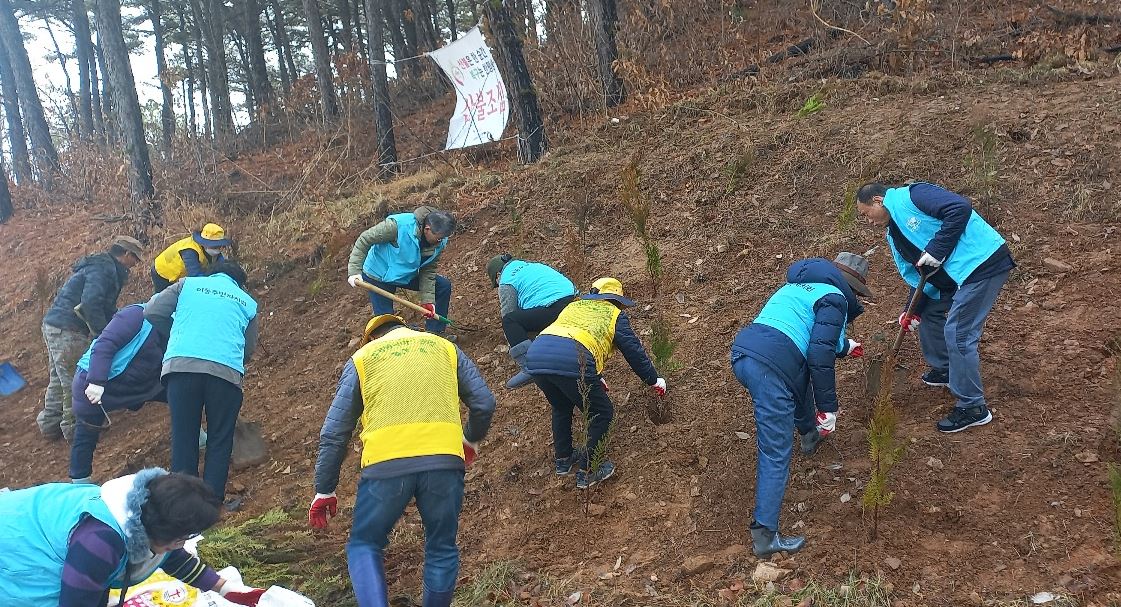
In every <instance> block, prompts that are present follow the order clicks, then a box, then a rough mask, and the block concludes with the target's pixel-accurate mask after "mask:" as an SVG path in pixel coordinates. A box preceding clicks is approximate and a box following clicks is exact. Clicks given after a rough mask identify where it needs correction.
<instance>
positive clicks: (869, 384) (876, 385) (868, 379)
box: [864, 272, 929, 396]
mask: <svg viewBox="0 0 1121 607" xmlns="http://www.w3.org/2000/svg"><path fill="white" fill-rule="evenodd" d="M928 277H929V275H928V274H923V273H921V272H920V273H919V284H918V286H916V287H915V294H914V295H912V296H911V303H910V304H908V305H907V312H906V313H907V315H910V314H913V313H914V311H915V308H917V307H918V305H919V301H921V300H922V298H923V287H925V286H926V279H927V278H928ZM905 334H906V331H904V330H903V326H902V325H900V327H899V332H898V333H896V335H895V343H893V344H892V346H891V350H889V351H888V352H886V353H883V354H880V355H879V356H876V357H875V358H873V359H872V360H871V361H869V362H868V369H867V370H866V371H865V377H864V395H865V396H875V395H877V394H879V393H880V382H881V381H882V378H883V371H884V363H885V362H887V361H891V362H892V364H893V365H894V364H895V355H896V354H898V353H899V348H900V346H902V345H903V336H904V335H905ZM892 371H894V369H893V370H892ZM892 379H894V377H893V378H892Z"/></svg>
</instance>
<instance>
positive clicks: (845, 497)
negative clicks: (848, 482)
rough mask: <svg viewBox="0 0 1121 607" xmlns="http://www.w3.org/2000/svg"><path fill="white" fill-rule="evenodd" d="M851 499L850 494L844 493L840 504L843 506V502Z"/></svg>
mask: <svg viewBox="0 0 1121 607" xmlns="http://www.w3.org/2000/svg"><path fill="white" fill-rule="evenodd" d="M851 499H852V494H851V493H846V494H844V495H842V496H841V503H842V504H844V503H845V502H847V501H849V500H851Z"/></svg>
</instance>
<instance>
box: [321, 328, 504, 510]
mask: <svg viewBox="0 0 1121 607" xmlns="http://www.w3.org/2000/svg"><path fill="white" fill-rule="evenodd" d="M455 353H456V381H457V382H458V384H459V398H460V400H462V401H463V403H464V404H466V405H467V409H468V411H469V413H468V417H467V426H466V427H465V428H464V429H463V437H464V438H465V439H467V440H469V441H471V442H473V443H474V442H478V441H481V440H483V438H485V437H486V435H487V432H488V431H489V430H490V420H491V417H493V415H494V408H495V404H496V401H495V398H494V393H493V392H491V391H490V388H489V387H487V383H486V380H484V379H483V376H482V375H480V374H479V369H478V367H476V366H475V363H474V362H472V361H471V359H470V358H468V357H467V355H466V354H464V353H463V351H462V350H460V349H459V346H456V348H455ZM403 406H407V404H405V405H403ZM364 409H365V404H364V401H363V400H362V388H361V386H360V385H359V383H358V370H357V369H356V368H355V366H354V360H353V359H347V361H346V364H345V365H343V372H342V375H341V376H340V377H339V384H338V387H337V388H336V389H335V398H334V400H332V401H331V408H330V409H328V410H327V418H326V419H324V420H323V429H322V430H320V432H319V456H318V458H317V459H316V461H315V491H316V492H317V493H333V492H334V491H335V488H336V487H337V486H338V484H339V469H340V468H341V467H342V464H343V459H344V458H345V457H346V454H347V452H348V451H350V439H351V437H352V436H353V435H354V428H355V427H356V426H357V425H358V420H359V419H360V418H361V417H362V411H363V410H364ZM449 469H454V470H463V458H461V457H459V456H456V455H452V456H448V455H425V456H421V457H407V458H402V459H393V460H389V461H384V462H380V463H377V464H373V465H371V466H367V467H366V468H364V469H363V470H362V477H363V478H393V477H396V476H401V475H404V474H412V473H414V472H424V471H427V470H449Z"/></svg>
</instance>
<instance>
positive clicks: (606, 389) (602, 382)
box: [599, 377, 611, 392]
mask: <svg viewBox="0 0 1121 607" xmlns="http://www.w3.org/2000/svg"><path fill="white" fill-rule="evenodd" d="M599 383H601V384H603V391H604V392H610V391H611V388H608V387H607V380H606V379H603V378H602V377H601V378H599Z"/></svg>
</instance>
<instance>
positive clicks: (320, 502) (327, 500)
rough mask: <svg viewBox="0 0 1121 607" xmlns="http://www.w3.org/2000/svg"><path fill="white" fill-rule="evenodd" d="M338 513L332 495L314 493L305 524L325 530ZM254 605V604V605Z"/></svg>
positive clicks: (336, 504)
mask: <svg viewBox="0 0 1121 607" xmlns="http://www.w3.org/2000/svg"><path fill="white" fill-rule="evenodd" d="M338 513H339V499H338V498H337V497H335V494H334V493H328V494H323V493H316V494H315V499H314V500H313V501H312V502H311V509H309V510H308V513H307V524H308V525H310V526H311V527H312V528H314V529H325V528H326V527H327V520H328V519H330V518H331V517H332V516H335V515H336V514H338ZM254 605H256V603H254Z"/></svg>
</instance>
